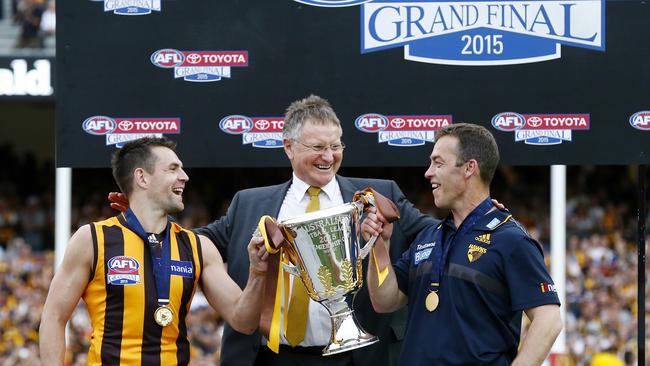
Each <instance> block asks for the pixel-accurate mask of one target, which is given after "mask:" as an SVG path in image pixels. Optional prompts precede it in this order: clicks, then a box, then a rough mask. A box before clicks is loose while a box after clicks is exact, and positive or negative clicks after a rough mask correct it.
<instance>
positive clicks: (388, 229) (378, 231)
mask: <svg viewBox="0 0 650 366" xmlns="http://www.w3.org/2000/svg"><path fill="white" fill-rule="evenodd" d="M361 227H362V232H363V238H364V239H368V237H369V236H371V235H381V238H382V239H384V241H386V242H388V241H389V240H390V237H391V236H392V235H393V224H392V223H390V222H388V220H386V218H385V217H384V215H382V214H381V212H379V211H378V210H377V208H376V207H370V208H368V209H367V216H366V219H365V220H364V221H363V224H362V225H361Z"/></svg>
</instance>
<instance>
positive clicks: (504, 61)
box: [299, 0, 605, 65]
mask: <svg viewBox="0 0 650 366" xmlns="http://www.w3.org/2000/svg"><path fill="white" fill-rule="evenodd" d="M299 2H301V3H305V4H309V5H314V6H325V7H334V6H352V5H360V6H361V52H362V53H369V52H377V51H382V50H386V49H392V48H397V47H403V48H404V59H406V60H411V61H417V62H426V63H434V64H448V65H508V64H522V63H531V62H540V61H547V60H553V59H557V58H560V56H561V46H562V45H566V46H574V47H582V48H588V49H594V50H599V51H604V50H605V5H604V4H605V2H604V0H584V1H583V0H581V1H563V0H559V1H558V0H532V1H531V0H500V1H499V0H497V1H395V0H392V1H390V0H374V1H359V0H357V1H325V0H313V1H312V0H302V1H299Z"/></svg>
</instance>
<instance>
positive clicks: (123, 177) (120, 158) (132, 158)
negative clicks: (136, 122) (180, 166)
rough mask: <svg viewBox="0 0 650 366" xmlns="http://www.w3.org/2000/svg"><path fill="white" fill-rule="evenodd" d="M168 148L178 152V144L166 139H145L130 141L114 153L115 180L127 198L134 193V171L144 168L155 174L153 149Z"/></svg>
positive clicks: (112, 161) (112, 163) (112, 165)
mask: <svg viewBox="0 0 650 366" xmlns="http://www.w3.org/2000/svg"><path fill="white" fill-rule="evenodd" d="M156 146H160V147H166V148H168V149H170V150H173V151H176V142H175V141H172V140H169V139H167V138H165V137H143V138H139V139H137V140H133V141H129V142H127V143H126V144H124V146H123V147H122V148H121V149H119V150H117V151H115V153H113V158H112V160H111V167H112V168H113V178H115V182H116V183H117V185H118V187H120V190H121V191H122V193H124V194H125V195H126V196H127V197H128V196H129V195H130V194H131V192H133V171H134V170H135V169H137V168H143V169H144V170H145V171H146V172H147V173H150V174H153V172H154V166H155V165H156V157H155V156H154V154H153V153H152V152H151V148H152V147H156Z"/></svg>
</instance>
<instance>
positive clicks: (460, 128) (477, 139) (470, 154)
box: [434, 123, 499, 186]
mask: <svg viewBox="0 0 650 366" xmlns="http://www.w3.org/2000/svg"><path fill="white" fill-rule="evenodd" d="M443 136H454V137H456V138H457V139H458V151H457V153H458V159H457V160H456V166H460V165H462V164H465V163H466V162H467V161H469V160H470V159H474V160H476V161H477V162H478V166H479V169H480V170H481V180H482V181H483V183H485V184H486V185H487V186H489V185H490V182H492V178H493V177H494V172H495V171H496V170H497V165H499V147H498V146H497V142H496V141H495V140H494V136H493V135H492V133H491V132H490V131H488V130H487V129H486V128H485V127H483V126H480V125H476V124H472V123H455V124H451V125H447V126H445V127H443V128H441V129H440V130H438V131H436V138H435V141H434V144H435V143H436V142H438V140H440V138H442V137H443Z"/></svg>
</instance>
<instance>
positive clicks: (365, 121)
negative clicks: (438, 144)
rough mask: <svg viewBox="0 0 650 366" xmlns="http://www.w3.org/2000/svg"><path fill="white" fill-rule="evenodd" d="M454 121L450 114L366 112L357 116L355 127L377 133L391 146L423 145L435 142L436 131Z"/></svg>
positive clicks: (362, 130) (381, 139) (383, 141)
mask: <svg viewBox="0 0 650 366" xmlns="http://www.w3.org/2000/svg"><path fill="white" fill-rule="evenodd" d="M451 123H452V117H451V116H450V115H392V116H391V115H389V116H385V115H381V114H378V113H366V114H362V115H361V116H359V117H357V118H356V120H355V122H354V125H355V127H356V128H357V129H358V130H359V131H361V132H365V133H376V134H377V140H378V142H379V143H387V144H388V145H390V146H399V147H409V146H421V145H424V144H425V143H426V142H433V141H434V139H435V131H437V130H439V129H441V128H442V127H444V126H447V125H449V124H451Z"/></svg>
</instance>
